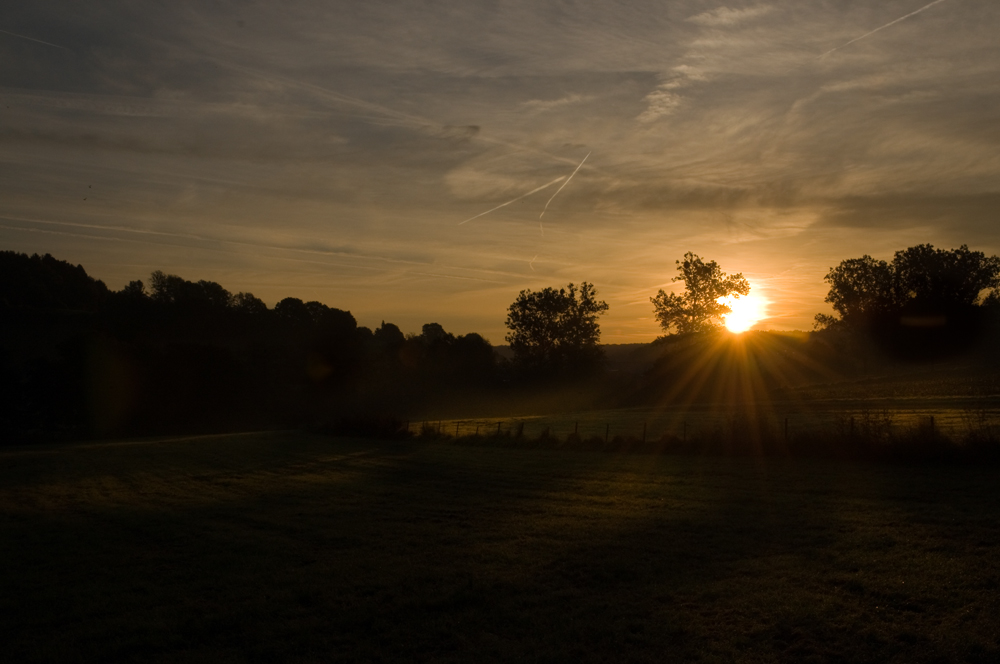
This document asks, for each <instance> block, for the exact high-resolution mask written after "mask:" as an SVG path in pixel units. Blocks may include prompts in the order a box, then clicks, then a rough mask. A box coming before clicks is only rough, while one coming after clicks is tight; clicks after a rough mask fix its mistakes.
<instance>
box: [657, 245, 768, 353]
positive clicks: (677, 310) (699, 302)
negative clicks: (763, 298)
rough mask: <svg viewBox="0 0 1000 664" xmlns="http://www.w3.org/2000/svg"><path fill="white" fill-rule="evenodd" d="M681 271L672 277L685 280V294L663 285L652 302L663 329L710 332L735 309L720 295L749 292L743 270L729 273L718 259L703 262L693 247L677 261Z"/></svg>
mask: <svg viewBox="0 0 1000 664" xmlns="http://www.w3.org/2000/svg"><path fill="white" fill-rule="evenodd" d="M677 270H678V271H679V272H680V275H678V276H676V277H674V278H673V279H672V280H671V281H683V282H684V295H678V294H677V293H666V292H664V291H663V289H662V288H661V289H660V290H659V292H657V294H656V296H655V297H651V298H649V301H650V302H652V303H653V314H654V315H655V316H656V320H657V321H658V322H659V323H660V327H662V328H663V331H664V332H666V333H668V334H669V333H670V332H671V331H674V332H676V333H678V334H684V333H686V332H707V331H710V330H714V329H717V328H719V327H721V325H722V316H723V315H724V314H728V313H729V312H730V311H732V309H731V308H730V307H729V306H728V305H726V304H723V303H722V302H719V300H720V299H721V298H725V297H729V296H731V295H746V294H748V293H749V292H750V284H749V283H747V280H746V279H744V278H743V275H742V274H733V275H728V276H727V275H726V273H725V272H723V271H722V270H721V269H720V268H719V264H718V263H716V262H715V261H709V262H708V263H706V262H704V261H703V260H702V259H701V257H700V256H698V255H697V254H693V253H691V252H690V251H689V252H688V253H686V254H684V260H683V261H677Z"/></svg>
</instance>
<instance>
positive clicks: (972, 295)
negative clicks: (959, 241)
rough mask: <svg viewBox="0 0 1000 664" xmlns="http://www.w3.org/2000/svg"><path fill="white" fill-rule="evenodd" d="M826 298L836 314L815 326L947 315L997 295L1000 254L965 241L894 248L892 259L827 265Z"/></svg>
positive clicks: (818, 319) (822, 316)
mask: <svg viewBox="0 0 1000 664" xmlns="http://www.w3.org/2000/svg"><path fill="white" fill-rule="evenodd" d="M825 280H826V282H827V283H829V284H830V292H829V293H828V294H827V296H826V300H825V301H826V302H828V303H829V304H830V305H832V306H833V309H834V311H835V312H837V314H839V316H840V317H839V318H837V317H835V316H830V315H828V314H818V315H817V316H816V324H817V327H820V328H824V327H830V326H833V325H843V326H847V327H852V328H858V327H864V326H867V325H871V324H872V323H873V322H875V321H878V320H880V319H883V318H886V317H897V318H898V317H900V316H903V315H909V314H912V315H918V316H919V315H923V316H935V315H937V316H946V315H948V314H949V313H955V312H956V311H958V310H962V309H968V308H969V307H974V306H976V305H979V304H983V303H984V302H986V301H993V300H996V299H997V289H998V288H1000V258H998V257H997V256H987V255H986V254H984V253H983V252H981V251H970V250H969V247H968V246H967V245H964V244H963V245H962V246H961V247H959V248H958V249H951V250H945V249H935V248H934V247H933V246H932V245H930V244H920V245H917V246H915V247H910V248H908V249H903V250H901V251H897V252H896V254H895V256H894V257H893V259H892V261H891V262H886V261H884V260H876V259H874V258H872V257H871V256H868V255H865V256H862V257H861V258H850V259H847V260H844V261H841V263H840V265H838V266H837V267H834V268H830V271H829V272H828V273H827V275H826V277H825Z"/></svg>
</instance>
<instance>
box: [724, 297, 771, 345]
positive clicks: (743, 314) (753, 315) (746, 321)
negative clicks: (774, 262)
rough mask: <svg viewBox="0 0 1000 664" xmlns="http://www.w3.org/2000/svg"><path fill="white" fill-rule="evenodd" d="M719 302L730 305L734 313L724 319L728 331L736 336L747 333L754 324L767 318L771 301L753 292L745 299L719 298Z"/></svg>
mask: <svg viewBox="0 0 1000 664" xmlns="http://www.w3.org/2000/svg"><path fill="white" fill-rule="evenodd" d="M719 302H722V303H723V304H726V305H728V306H729V307H730V308H731V309H732V312H731V313H728V314H726V315H724V316H723V317H722V319H723V323H724V324H725V326H726V329H727V330H729V331H730V332H733V333H735V334H739V333H740V332H746V331H747V330H749V329H750V328H751V327H753V326H754V324H755V323H756V322H757V321H759V320H761V319H762V318H766V317H767V305H768V304H769V300H767V299H766V298H764V297H763V296H761V295H758V294H756V293H754V292H753V289H752V288H751V290H750V294H749V295H745V296H743V297H733V296H729V297H724V298H719Z"/></svg>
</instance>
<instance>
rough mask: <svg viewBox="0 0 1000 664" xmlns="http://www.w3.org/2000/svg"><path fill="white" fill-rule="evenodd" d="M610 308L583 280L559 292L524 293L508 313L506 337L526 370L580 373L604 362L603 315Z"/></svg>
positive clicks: (527, 291)
mask: <svg viewBox="0 0 1000 664" xmlns="http://www.w3.org/2000/svg"><path fill="white" fill-rule="evenodd" d="M607 310H608V305H607V303H605V302H603V301H599V300H598V299H597V289H596V288H594V285H593V284H590V283H587V282H586V281H584V282H583V283H582V284H580V287H579V288H577V287H576V286H575V285H574V284H572V283H571V284H569V285H568V286H567V287H566V288H560V289H559V290H555V289H554V288H545V289H542V290H540V291H537V292H533V291H531V290H522V291H521V292H520V294H518V296H517V299H516V300H515V301H514V303H513V304H511V305H510V308H509V309H508V310H507V328H508V329H509V330H510V333H509V334H507V336H506V337H505V338H506V340H507V342H508V343H509V344H510V348H511V351H512V352H513V353H514V359H515V361H516V362H517V363H519V364H520V365H521V366H522V367H525V368H528V369H531V370H536V371H542V372H554V373H565V372H578V371H583V370H586V369H588V368H592V367H593V366H594V365H595V364H596V363H597V362H598V361H599V360H600V358H601V349H600V347H599V346H598V342H599V341H600V339H601V328H600V325H599V324H598V317H599V316H601V315H603V314H604V313H605V312H606V311H607Z"/></svg>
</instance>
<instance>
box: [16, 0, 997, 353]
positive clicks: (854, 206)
mask: <svg viewBox="0 0 1000 664" xmlns="http://www.w3.org/2000/svg"><path fill="white" fill-rule="evenodd" d="M0 2H2V3H3V6H4V8H3V11H2V12H0V249H2V250H13V251H19V252H25V253H36V252H37V253H40V254H44V253H51V254H52V255H53V256H55V257H56V258H59V259H61V260H66V261H69V262H71V263H73V264H82V265H83V266H84V267H85V268H86V270H87V271H88V273H89V274H91V275H92V276H94V277H96V278H99V279H102V280H103V281H104V282H105V283H106V284H107V285H108V286H109V287H110V288H113V289H120V288H122V287H123V286H124V285H125V284H127V283H128V282H129V281H131V280H133V279H143V280H147V279H148V276H149V274H150V273H151V272H152V271H154V270H163V271H164V272H167V273H168V274H177V275H180V276H181V277H184V278H185V279H189V280H200V279H206V280H211V281H216V282H218V283H220V284H222V285H223V286H225V287H226V288H227V289H229V290H230V291H232V292H234V293H235V292H239V291H243V292H251V293H253V294H255V295H257V296H258V297H260V298H262V299H263V300H264V301H265V302H266V303H267V304H268V305H269V306H273V305H274V304H275V303H276V302H277V301H278V300H280V299H282V298H284V297H298V298H301V299H303V300H319V301H321V302H323V303H325V304H327V305H329V306H332V307H338V308H341V309H345V310H349V311H351V312H352V313H353V314H354V316H355V317H356V318H357V320H358V323H359V324H361V325H367V326H369V327H375V326H378V325H379V324H380V323H381V322H382V321H383V320H385V321H391V322H394V323H396V324H397V325H399V326H400V328H401V329H402V330H403V331H404V332H417V333H419V331H420V327H421V325H422V324H424V323H429V322H437V323H440V324H441V325H443V326H444V327H445V329H446V330H448V331H450V332H453V333H456V334H465V333H468V332H479V333H480V334H483V335H484V336H485V337H487V338H488V339H489V340H491V341H492V342H493V343H503V336H504V334H505V328H504V320H505V317H506V311H507V307H508V306H509V305H510V304H511V302H513V301H514V299H515V298H516V297H517V295H518V293H519V291H521V290H522V289H532V290H538V289H541V288H545V287H549V286H551V287H560V286H565V285H566V284H568V283H570V282H573V283H580V282H581V281H588V282H591V283H593V284H594V285H595V286H596V287H597V291H598V294H599V297H600V298H601V299H603V300H605V301H607V303H608V304H609V305H610V310H609V312H608V314H607V315H606V316H605V317H604V318H603V319H602V322H601V329H602V332H603V335H602V341H603V342H605V343H630V342H645V341H650V340H652V339H654V338H655V337H656V336H657V335H658V334H659V333H660V330H659V329H658V326H657V323H656V321H655V319H654V318H653V311H652V306H651V304H650V302H649V298H650V297H651V296H653V295H655V294H656V292H657V290H658V289H660V288H664V289H666V290H668V291H669V290H671V289H680V288H682V285H681V284H677V283H673V282H672V281H671V279H672V277H674V276H675V275H676V274H677V272H676V264H675V261H676V260H678V259H680V258H682V257H683V255H684V254H685V253H686V252H689V251H690V252H694V253H696V254H698V255H700V256H701V257H702V258H704V259H705V260H715V261H717V262H718V263H719V265H720V266H721V268H722V269H723V270H724V271H725V272H727V273H736V272H741V273H742V274H743V275H744V276H745V277H747V278H748V279H749V281H750V283H751V285H752V287H753V289H754V291H753V292H754V293H755V294H759V295H762V296H763V297H765V298H766V299H767V300H769V301H770V304H769V306H768V310H767V317H766V318H764V319H762V320H761V321H760V322H759V323H758V324H757V326H756V327H757V328H759V329H774V330H792V329H799V330H808V329H811V328H812V320H813V317H814V315H815V314H816V313H820V312H824V313H827V312H830V311H831V310H830V308H829V305H826V304H824V302H823V298H824V297H825V295H826V291H827V287H826V284H825V283H824V281H823V277H824V275H825V274H826V273H827V271H828V270H829V269H830V268H831V267H833V266H835V265H837V264H839V263H840V261H842V260H844V259H847V258H854V257H859V256H861V255H864V254H869V255H872V256H875V257H877V258H885V259H890V258H891V257H892V254H893V252H894V251H896V250H899V249H904V248H906V247H909V246H913V245H916V244H922V243H931V244H933V245H935V246H936V247H939V248H946V249H948V248H955V247H958V246H959V245H961V244H968V245H969V246H970V248H972V249H974V250H979V251H984V252H986V253H987V254H994V253H1000V230H998V221H1000V215H998V210H1000V122H998V121H997V118H998V112H1000V3H998V2H995V1H994V0H937V1H936V2H931V3H928V1H927V0H880V1H879V2H869V1H861V0H776V1H774V2H734V1H730V2H725V3H719V2H707V1H701V0H678V1H670V0H659V1H656V2H653V1H649V0H627V1H621V2H619V1H614V0H590V1H588V2H571V1H567V0H558V1H557V0H523V1H522V0H489V1H487V0H482V1H480V0H463V1H462V2H456V1H451V2H442V1H436V0H424V1H409V2H402V1H395V0H381V1H379V0H371V1H366V2H356V1H354V2H347V1H342V2H338V1H330V0H324V1H318V0H302V1H299V0H285V1H283V2H278V1H275V0H269V1H267V2H264V1H252V0H251V1H246V2H224V1H220V2H207V1H206V2H189V1H185V0H174V1H172V2H169V3H162V2H157V3H151V2H150V3H147V2H135V1H134V0H129V1H128V2H125V1H122V2H114V1H110V0H105V1H102V0H94V1H93V2H87V3H80V2H69V1H63V0H51V1H46V2H37V3H36V2H32V3H25V2H17V1H16V0H0ZM545 185H548V186H545ZM530 192H534V193H530ZM529 193H530V195H526V194H529ZM553 195H555V196H553ZM511 201H513V202H511ZM508 202H509V204H508V205H503V204H505V203H508ZM499 206H502V207H499ZM494 208H496V209H494ZM490 210H492V211H491V212H488V213H487V214H482V213H484V212H487V211H490ZM543 211H544V216H541V217H540V215H542V212H543Z"/></svg>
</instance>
